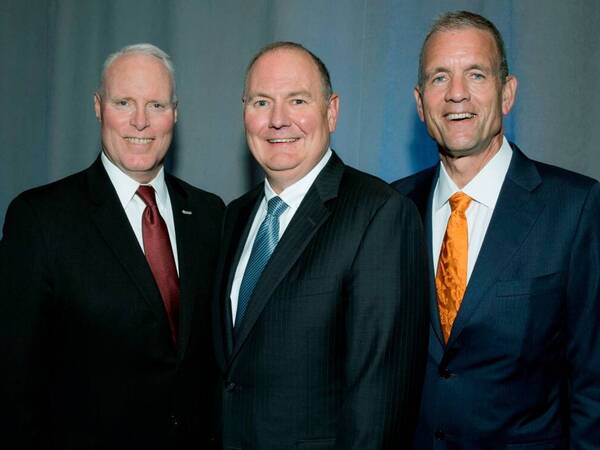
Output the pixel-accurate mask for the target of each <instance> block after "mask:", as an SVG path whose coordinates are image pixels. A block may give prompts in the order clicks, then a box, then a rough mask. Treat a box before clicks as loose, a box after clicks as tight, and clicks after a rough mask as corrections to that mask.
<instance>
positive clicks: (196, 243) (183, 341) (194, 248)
mask: <svg viewBox="0 0 600 450" xmlns="http://www.w3.org/2000/svg"><path fill="white" fill-rule="evenodd" d="M165 178H166V181H167V188H168V190H169V198H170V199H171V209H172V211H173V222H174V223H175V239H176V241H177V259H178V263H179V330H178V336H177V356H178V360H180V361H181V359H182V358H183V355H184V354H185V350H186V349H187V345H188V343H189V339H190V327H191V322H192V317H193V314H194V306H195V303H196V293H197V292H199V291H200V288H199V284H200V283H202V282H204V281H205V280H204V278H203V277H198V276H195V274H197V273H201V269H197V266H198V265H199V264H200V261H201V258H199V257H198V255H199V254H201V253H202V239H201V237H202V236H203V233H202V229H199V227H201V226H202V222H196V221H194V218H193V217H194V216H193V212H194V211H193V210H192V208H191V207H190V206H189V205H188V195H187V192H185V191H184V190H183V189H182V188H181V187H180V186H179V185H177V184H176V182H175V181H173V180H172V179H171V178H170V177H169V176H166V177H165Z"/></svg>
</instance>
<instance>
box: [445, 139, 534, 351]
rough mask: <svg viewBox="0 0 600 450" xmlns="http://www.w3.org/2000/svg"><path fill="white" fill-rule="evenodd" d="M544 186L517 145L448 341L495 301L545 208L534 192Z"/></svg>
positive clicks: (449, 342)
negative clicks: (497, 284) (500, 282)
mask: <svg viewBox="0 0 600 450" xmlns="http://www.w3.org/2000/svg"><path fill="white" fill-rule="evenodd" d="M540 183H541V178H540V176H539V174H538V172H537V169H536V168H535V165H534V164H533V163H532V162H531V161H530V160H529V159H527V158H526V157H525V156H524V155H523V154H522V153H521V151H520V150H519V149H518V148H517V147H516V146H513V156H512V161H511V164H510V167H509V169H508V173H507V175H506V179H505V180H504V183H503V185H502V189H501V191H500V196H499V197H498V202H497V203H496V207H495V209H494V213H493V215H492V219H491V221H490V225H489V227H488V230H487V232H486V234H485V238H484V241H483V245H482V247H481V250H480V252H479V256H478V257H477V262H476V263H475V267H474V269H473V273H472V274H471V278H470V280H469V283H468V285H467V289H466V291H465V296H464V298H463V301H462V304H461V307H460V309H459V311H458V315H457V317H456V321H455V322H454V325H453V327H452V332H451V334H450V337H449V340H448V346H450V345H451V344H452V343H453V342H454V341H455V340H456V338H457V337H458V336H459V335H460V333H461V331H462V330H463V329H464V327H465V325H466V324H467V323H468V322H469V319H470V318H471V317H472V315H473V313H474V312H475V310H476V309H477V308H478V307H479V305H480V304H481V302H482V300H484V299H486V298H487V299H488V300H489V301H493V298H491V294H490V292H492V291H491V287H492V285H493V284H494V283H495V282H496V281H497V279H498V277H499V276H500V274H502V272H503V270H504V268H505V267H506V266H507V265H508V264H509V263H510V261H511V259H512V257H513V255H514V254H515V253H516V251H517V250H518V249H519V248H520V247H521V245H522V244H523V242H524V241H525V239H526V238H527V236H528V234H529V233H530V231H531V229H532V227H533V224H534V223H535V221H536V220H537V218H538V216H539V215H540V213H541V212H542V210H543V209H544V208H545V205H544V204H540V203H539V202H535V201H533V195H532V192H533V190H534V189H535V188H536V187H537V186H538V185H539V184H540Z"/></svg>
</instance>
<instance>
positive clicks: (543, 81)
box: [0, 0, 600, 222]
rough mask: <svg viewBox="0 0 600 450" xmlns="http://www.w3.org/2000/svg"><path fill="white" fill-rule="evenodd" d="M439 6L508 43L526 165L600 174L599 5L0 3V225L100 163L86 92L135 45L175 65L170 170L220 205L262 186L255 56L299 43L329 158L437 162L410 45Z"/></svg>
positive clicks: (406, 168)
mask: <svg viewBox="0 0 600 450" xmlns="http://www.w3.org/2000/svg"><path fill="white" fill-rule="evenodd" d="M449 9H469V10H472V11H475V12H479V13H481V14H483V15H485V16H487V17H488V18H490V19H491V20H492V21H494V22H495V23H496V25H497V26H498V27H499V28H500V31H501V32H502V33H503V34H504V37H505V40H506V44H507V51H508V54H509V64H510V69H511V72H513V73H514V74H516V76H517V78H518V79H519V89H518V93H517V104H516V107H515V109H513V112H512V113H511V115H510V116H509V119H508V121H507V135H508V137H509V138H510V139H513V140H515V141H516V142H517V143H518V144H519V145H520V146H521V148H522V149H523V150H524V151H525V152H526V153H527V154H528V155H529V156H531V157H533V158H536V159H540V160H544V161H547V162H550V163H553V164H557V165H560V166H563V167H566V168H569V169H572V170H575V171H578V172H582V173H585V174H587V175H590V176H593V177H595V178H600V156H599V154H598V152H597V151H596V145H597V144H596V143H597V142H598V141H599V138H600V89H598V87H599V82H598V80H600V45H599V44H600V37H599V36H600V2H599V1H597V0H574V1H569V2H566V1H564V0H547V1H542V0H539V1H534V0H513V1H511V0H504V1H503V0H488V1H483V0H482V1H475V0H465V1H433V0H411V1H401V0H339V1H326V0H321V1H319V0H297V1H296V0H287V1H285V0H197V1H192V0H178V1H168V0H136V1H133V0H131V1H129V0H97V1H94V0H46V1H44V0H0V52H1V53H0V55H1V56H0V58H1V61H2V62H1V71H0V101H1V105H0V222H3V218H4V213H5V210H6V207H7V206H8V202H9V201H10V199H11V198H13V197H14V196H15V195H16V194H18V193H19V192H20V191H22V190H24V189H27V188H30V187H33V186H37V185H40V184H44V183H47V182H49V181H52V180H56V179H58V178H60V177H63V176H65V175H67V174H70V173H73V172H75V171H78V170H81V169H83V168H85V167H87V166H88V165H89V164H90V163H91V162H92V161H93V160H94V158H95V157H96V156H97V154H98V151H99V137H98V136H99V132H98V124H97V123H96V120H95V117H94V113H93V103H92V94H93V92H94V89H95V87H96V84H97V82H98V75H99V72H100V68H101V64H102V62H103V60H104V58H105V57H106V56H107V54H108V53H111V52H113V51H115V50H117V49H118V48H120V47H122V46H124V45H127V44H131V43H136V42H151V43H154V44H156V45H158V46H159V47H161V48H163V49H164V50H166V51H167V52H168V53H170V54H171V56H172V57H173V59H174V62H175V65H176V69H177V75H176V78H177V83H178V94H179V98H180V111H179V122H178V124H177V128H176V136H175V142H174V148H173V150H172V155H171V158H170V160H169V161H168V165H169V167H170V169H171V170H172V172H174V173H175V174H176V175H179V176H180V177H182V178H184V179H185V180H187V181H189V182H191V183H192V184H195V185H197V186H199V187H202V188H204V189H207V190H209V191H213V192H215V193H217V194H219V195H220V196H222V197H223V199H224V200H225V201H229V200H231V199H233V198H235V197H236V196H238V195H240V194H241V193H243V192H245V191H246V190H248V189H249V188H250V187H251V185H252V184H253V183H254V182H256V181H257V176H256V173H255V171H254V169H253V166H252V164H251V162H250V159H249V157H248V152H247V148H246V145H245V141H244V136H243V124H242V116H241V104H240V95H241V90H242V78H243V72H244V69H245V66H246V64H247V62H248V60H249V59H250V57H251V56H252V54H253V53H254V52H255V51H256V50H257V49H259V48H260V47H261V46H263V45H264V44H266V43H268V42H271V41H274V40H293V41H298V42H301V43H302V44H304V45H305V46H307V47H308V48H310V49H311V50H313V51H314V52H315V53H316V54H317V55H319V56H320V57H321V58H322V59H323V61H324V62H325V63H326V64H327V65H328V67H329V69H330V71H331V75H332V80H333V84H334V89H335V90H336V91H337V92H338V93H339V94H340V97H341V115H340V118H339V121H338V130H337V132H336V133H335V135H334V141H333V146H334V148H335V149H336V150H337V151H338V152H339V153H340V155H341V156H342V158H343V159H344V160H345V161H346V162H347V163H348V164H351V165H353V166H356V167H358V168H360V169H362V170H365V171H367V172H370V173H373V174H376V175H378V176H380V177H382V178H384V179H385V180H387V181H392V180H394V179H397V178H399V177H401V176H404V175H408V174H410V173H413V172H415V171H417V170H419V169H421V168H423V167H425V166H427V165H430V164H431V163H433V162H434V161H435V160H436V151H435V146H434V145H433V142H432V141H431V140H430V139H429V138H428V137H427V135H426V132H425V128H424V126H423V125H422V124H421V123H420V122H419V120H418V118H417V115H416V113H415V108H414V101H413V97H412V88H413V85H414V83H415V79H416V69H417V56H418V51H419V46H420V45H421V42H422V40H423V38H424V36H425V33H426V31H427V28H428V26H429V25H430V23H431V21H432V19H433V18H434V17H435V16H437V15H438V14H439V13H440V12H443V11H446V10H449Z"/></svg>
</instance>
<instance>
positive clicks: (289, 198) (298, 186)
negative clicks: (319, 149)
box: [265, 148, 332, 210]
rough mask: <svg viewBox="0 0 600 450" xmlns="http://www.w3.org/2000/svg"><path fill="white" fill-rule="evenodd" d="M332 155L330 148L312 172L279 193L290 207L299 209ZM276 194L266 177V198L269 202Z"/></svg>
mask: <svg viewBox="0 0 600 450" xmlns="http://www.w3.org/2000/svg"><path fill="white" fill-rule="evenodd" d="M331 155H332V152H331V149H330V148H328V149H327V151H326V152H325V154H324V155H323V157H322V158H321V160H320V161H319V162H318V163H317V165H316V166H315V167H313V168H312V169H311V170H310V172H308V173H307V174H306V175H304V176H303V177H302V178H300V179H299V180H298V181H296V182H295V183H294V184H292V185H290V186H288V187H287V188H285V189H284V190H283V191H281V192H280V193H279V197H280V198H281V199H282V200H283V201H284V202H285V203H286V204H287V205H288V207H289V208H290V209H292V210H296V209H298V207H299V206H300V203H302V200H303V199H304V196H305V195H306V193H307V192H308V190H309V189H310V187H311V186H312V184H313V183H314V181H315V179H316V178H317V176H319V173H321V170H323V167H325V165H326V164H327V162H328V161H329V159H330V158H331ZM276 195H277V194H276V193H275V191H274V190H273V188H272V187H271V185H270V184H269V180H267V179H266V178H265V200H266V201H267V202H268V201H269V200H271V199H272V198H273V197H275V196H276Z"/></svg>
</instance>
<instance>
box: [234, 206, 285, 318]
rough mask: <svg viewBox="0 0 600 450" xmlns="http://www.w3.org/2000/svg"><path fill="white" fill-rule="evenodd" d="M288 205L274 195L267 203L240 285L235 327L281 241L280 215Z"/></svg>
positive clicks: (242, 316)
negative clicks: (264, 215) (265, 214)
mask: <svg viewBox="0 0 600 450" xmlns="http://www.w3.org/2000/svg"><path fill="white" fill-rule="evenodd" d="M287 207H288V205H287V204H286V203H285V202H284V201H283V200H281V198H279V197H273V198H272V199H271V200H269V202H268V203H267V216H266V217H265V219H264V220H263V221H262V223H261V224H260V228H259V229H258V233H256V239H254V245H253V246H252V252H251V253H250V258H249V259H248V265H247V266H246V271H245V272H244V278H242V284H241V285H240V293H239V295H238V307H237V313H236V315H235V327H237V326H238V325H239V324H240V323H241V322H242V319H243V318H244V314H245V313H246V308H247V307H248V303H249V302H250V297H252V292H253V291H254V286H256V283H257V281H258V279H259V278H260V274H261V273H262V271H263V269H264V268H265V266H266V265H267V262H268V261H269V258H270V257H271V254H272V253H273V250H275V247H276V246H277V242H278V241H279V216H280V215H281V214H282V213H283V212H284V211H285V210H286V209H287Z"/></svg>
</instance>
